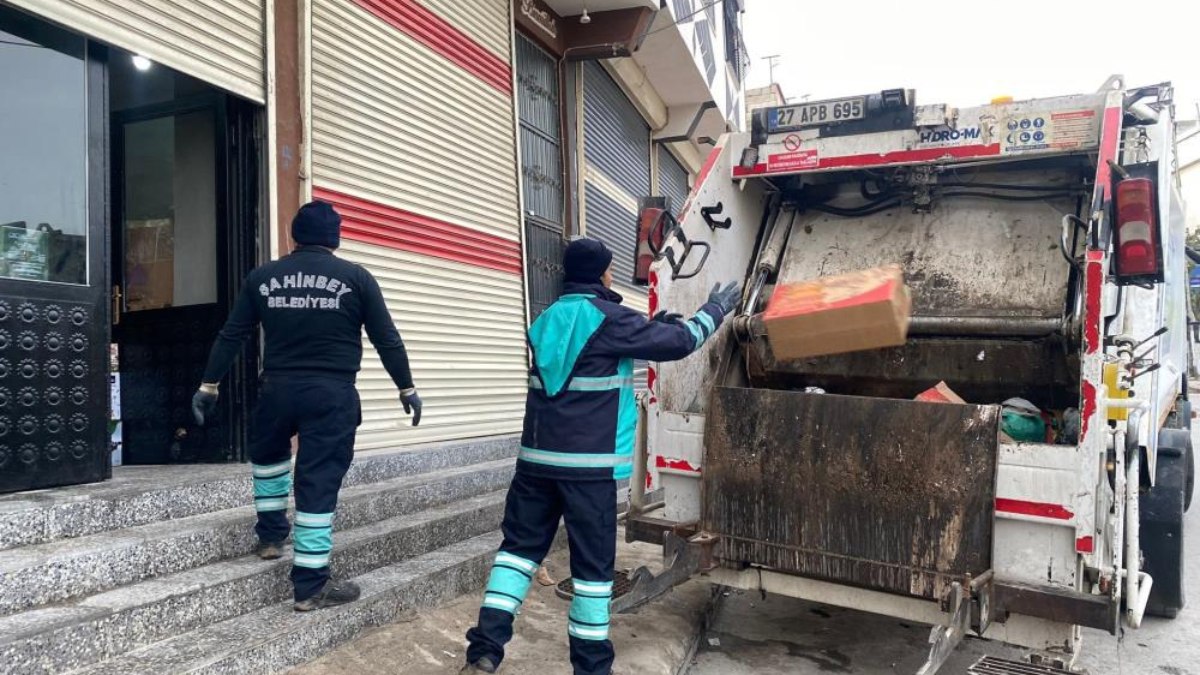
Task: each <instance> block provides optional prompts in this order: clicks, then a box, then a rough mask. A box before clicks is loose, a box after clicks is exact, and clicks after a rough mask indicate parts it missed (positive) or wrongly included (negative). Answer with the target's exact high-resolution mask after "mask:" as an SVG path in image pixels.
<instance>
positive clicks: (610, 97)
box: [583, 62, 650, 311]
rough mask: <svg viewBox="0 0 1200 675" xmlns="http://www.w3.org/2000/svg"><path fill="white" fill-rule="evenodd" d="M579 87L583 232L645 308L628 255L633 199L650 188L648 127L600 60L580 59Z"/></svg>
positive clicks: (630, 297) (632, 300) (633, 230)
mask: <svg viewBox="0 0 1200 675" xmlns="http://www.w3.org/2000/svg"><path fill="white" fill-rule="evenodd" d="M583 88H584V130H583V135H584V158H585V159H586V165H587V168H586V185H585V189H584V202H585V211H584V213H585V218H584V220H585V232H586V233H587V234H588V235H589V236H591V237H595V238H597V239H600V240H601V241H603V242H604V243H606V244H608V247H609V248H611V249H612V251H613V265H614V266H615V270H614V279H615V282H616V284H617V285H618V286H620V288H619V289H618V290H619V291H620V292H621V293H622V294H623V295H624V296H625V297H626V300H627V304H629V306H631V307H634V308H637V309H640V310H642V311H645V309H646V293H645V291H644V290H643V289H642V288H640V287H637V286H634V285H633V260H634V249H635V247H636V239H637V212H638V200H639V199H641V198H642V197H645V196H648V195H649V194H650V127H649V125H647V124H646V121H645V120H644V119H642V115H641V113H639V112H638V110H637V108H636V107H634V105H633V103H631V102H630V101H629V98H628V97H627V96H626V95H625V92H623V91H621V88H620V87H619V86H618V85H617V83H616V82H615V81H614V80H613V78H612V77H611V76H610V75H609V74H608V73H607V72H606V71H605V70H604V67H603V66H602V65H600V64H599V63H597V62H588V63H586V64H584V66H583Z"/></svg>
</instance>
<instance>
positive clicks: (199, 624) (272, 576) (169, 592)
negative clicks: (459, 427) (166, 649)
mask: <svg viewBox="0 0 1200 675" xmlns="http://www.w3.org/2000/svg"><path fill="white" fill-rule="evenodd" d="M504 494H505V493H504V491H498V492H492V493H489V494H485V495H481V496H479V497H474V498H471V499H466V500H463V501H460V502H455V503H453V504H449V505H445V506H439V507H436V508H433V509H429V510H426V511H422V512H420V513H415V514H405V515H401V516H396V517H394V518H390V519H387V520H383V521H380V522H377V523H373V524H370V525H365V526H363V527H360V528H356V529H353V530H348V531H346V532H344V533H339V534H338V536H337V537H335V540H334V555H333V569H334V572H335V574H337V575H338V576H339V577H357V576H360V575H363V574H366V573H368V572H371V571H372V570H376V569H379V568H381V567H384V566H386V565H390V564H393V563H395V562H396V561H399V560H407V559H410V558H414V557H418V556H421V555H424V554H427V553H429V552H431V551H434V550H437V549H440V548H444V547H446V546H449V545H451V544H454V543H455V542H459V541H461V540H463V539H465V538H468V537H474V536H478V535H482V534H484V533H487V532H491V531H493V530H495V528H496V527H497V526H498V525H499V523H500V519H501V517H502V515H503V512H504ZM290 569H291V557H290V556H285V557H284V558H283V559H281V560H274V561H262V560H259V559H258V558H257V557H254V556H245V557H242V558H237V559H235V560H229V561H224V562H219V563H213V564H211V565H206V566H204V567H200V568H196V569H193V570H188V571H185V572H180V573H176V574H172V575H168V576H165V577H161V578H158V579H152V580H148V581H143V582H141V583H138V584H134V585H131V586H125V587H122V588H119V589H116V590H112V591H108V592H106V593H102V594H99V595H95V596H92V597H89V598H85V599H83V600H81V601H79V602H78V603H77V604H74V605H69V606H55V607H44V608H38V609H33V610H30V611H27V612H23V613H21V614H15V615H12V616H8V617H3V618H0V674H7V673H14V674H15V673H21V674H22V675H33V674H36V673H46V674H53V673H62V672H65V671H67V670H71V669H74V668H82V667H86V666H88V665H91V664H94V663H97V662H99V661H102V660H104V659H109V658H112V657H114V656H117V655H119V654H122V653H124V652H127V651H129V650H131V649H135V648H137V647H139V646H142V645H147V644H150V643H153V642H156V641H159V640H164V639H167V638H170V637H171V636H176V635H180V634H182V633H186V632H187V631H191V630H195V629H197V628H203V627H205V626H208V625H210V624H213V623H216V622H220V621H224V620H227V619H230V618H232V617H236V616H240V615H243V614H246V613H249V612H254V611H256V610H259V609H261V608H263V607H266V606H268V605H271V604H274V603H279V602H281V601H284V600H285V599H286V598H290V597H291V586H290V584H289V582H288V571H289V570H290Z"/></svg>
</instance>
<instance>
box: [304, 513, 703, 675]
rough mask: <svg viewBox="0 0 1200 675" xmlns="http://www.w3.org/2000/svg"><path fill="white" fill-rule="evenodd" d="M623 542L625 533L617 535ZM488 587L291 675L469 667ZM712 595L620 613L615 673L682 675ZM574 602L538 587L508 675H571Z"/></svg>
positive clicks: (686, 592)
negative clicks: (472, 632) (472, 631)
mask: <svg viewBox="0 0 1200 675" xmlns="http://www.w3.org/2000/svg"><path fill="white" fill-rule="evenodd" d="M618 541H624V533H618ZM661 561H662V550H661V548H659V547H655V546H649V545H646V544H633V545H624V544H622V545H621V546H620V548H619V550H618V553H617V568H618V569H622V568H634V567H636V566H640V565H650V566H651V568H652V569H655V570H657V569H659V568H660V567H661ZM545 566H546V569H547V570H548V571H549V573H550V575H551V576H552V577H553V578H554V579H562V578H564V577H567V576H570V567H569V566H568V563H567V553H566V551H565V550H562V551H557V552H555V553H554V554H552V555H551V556H550V557H549V558H547V560H546V565H545ZM481 599H482V590H481V591H480V592H478V593H471V594H468V595H464V596H461V597H459V598H458V599H456V600H455V601H454V602H452V603H450V604H448V605H445V606H443V607H440V608H438V609H436V610H429V611H424V612H420V613H413V614H409V615H407V616H405V618H404V620H402V621H400V622H397V623H394V624H391V625H388V626H384V627H382V628H379V629H376V630H374V631H371V632H369V633H367V634H365V635H363V636H362V637H360V638H359V639H357V640H355V641H354V642H351V643H348V644H346V645H344V646H342V647H341V648H339V649H337V650H335V651H333V652H330V653H329V654H327V655H326V656H324V657H322V658H320V659H318V660H316V661H313V662H312V663H309V664H307V665H305V666H302V667H300V668H296V669H293V670H292V671H290V672H291V673H292V675H370V674H372V673H380V674H382V673H387V674H388V675H394V674H396V673H403V674H404V675H446V674H455V673H458V670H459V668H461V667H462V665H463V657H464V649H465V640H464V638H463V636H464V634H465V633H466V632H467V629H468V628H470V627H471V626H472V625H474V623H475V618H476V615H477V613H478V611H479V601H480V600H481ZM711 604H712V591H711V587H710V586H709V584H707V583H705V582H703V581H692V582H689V583H687V584H684V585H683V586H680V587H678V588H676V589H675V590H674V591H673V592H671V593H669V594H667V595H666V596H664V597H662V598H660V599H659V600H657V601H655V602H653V603H651V604H649V605H647V606H645V607H643V608H641V609H639V610H638V611H637V612H635V613H633V614H628V615H620V616H614V617H613V621H612V629H611V632H610V635H611V639H612V641H613V645H614V647H615V648H616V651H617V663H616V665H615V666H614V669H613V673H614V675H678V673H679V672H680V670H681V668H683V667H685V666H686V665H687V664H688V663H689V662H690V659H691V656H692V653H693V652H694V650H695V647H696V642H697V640H698V639H699V636H700V634H701V632H702V626H701V623H702V621H703V620H704V617H705V616H706V613H707V610H708V608H709V607H710V606H711ZM568 606H569V605H568V603H567V602H566V601H564V600H561V599H559V598H558V597H557V596H556V595H555V594H554V588H553V587H545V586H540V585H539V584H538V583H536V582H535V583H534V584H533V586H532V587H531V588H530V591H529V596H528V598H527V599H526V600H525V604H524V606H523V608H522V610H521V614H520V616H519V617H518V618H517V623H516V630H515V633H516V634H515V636H514V637H513V641H512V642H510V643H509V645H508V649H507V654H506V656H505V660H504V665H503V668H502V670H501V672H502V673H503V674H504V675H560V674H561V673H569V672H570V671H571V666H570V661H569V659H568V655H567V609H568Z"/></svg>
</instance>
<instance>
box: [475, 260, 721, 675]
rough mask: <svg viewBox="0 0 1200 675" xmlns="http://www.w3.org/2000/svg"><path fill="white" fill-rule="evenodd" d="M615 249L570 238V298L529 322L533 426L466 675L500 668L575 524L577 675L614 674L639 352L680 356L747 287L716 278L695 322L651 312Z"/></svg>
mask: <svg viewBox="0 0 1200 675" xmlns="http://www.w3.org/2000/svg"><path fill="white" fill-rule="evenodd" d="M611 263H612V252H610V251H609V250H608V248H607V247H605V245H604V244H603V243H601V242H599V241H596V240H593V239H580V240H577V241H573V242H571V244H570V245H569V246H568V247H567V250H566V253H565V254H564V257H563V267H564V268H565V270H566V286H565V288H564V292H563V295H562V297H561V298H559V299H558V301H557V302H555V303H554V304H553V305H551V306H550V307H549V308H547V309H546V311H545V312H543V313H542V315H541V316H539V317H538V319H537V320H536V321H534V323H533V325H532V326H531V327H530V329H529V346H530V348H531V350H532V354H533V359H532V360H533V366H532V368H531V369H530V377H529V393H528V396H527V398H526V403H525V428H524V433H523V435H522V437H521V449H520V454H519V455H518V459H517V471H516V476H515V477H514V478H513V481H512V485H511V486H510V487H509V491H508V497H507V503H506V505H505V510H504V522H503V524H502V525H501V529H502V531H503V534H504V541H503V543H502V544H501V545H500V552H499V553H497V554H496V559H495V562H494V563H493V565H492V572H491V577H490V579H489V580H488V585H487V591H486V592H485V593H484V596H483V606H482V607H481V608H480V610H479V623H478V625H477V626H476V627H474V628H472V629H471V630H470V631H468V632H467V640H468V641H469V642H470V647H469V648H468V649H467V666H466V667H465V668H463V670H462V672H463V673H464V674H467V673H472V672H485V673H492V672H495V671H496V668H498V667H499V666H500V662H501V660H503V658H504V645H505V644H506V643H507V642H508V641H509V640H510V639H511V638H512V630H513V629H512V626H513V619H514V618H515V615H516V613H517V611H518V610H519V609H520V607H521V603H522V602H523V601H524V599H525V594H526V593H527V592H528V590H529V585H530V581H531V580H532V578H533V576H534V575H535V573H536V572H537V569H538V567H539V566H540V565H541V562H542V559H543V558H544V557H545V555H546V553H547V551H548V550H549V549H550V544H551V542H552V541H553V539H554V535H555V533H556V532H557V530H558V521H559V518H560V517H561V518H562V519H563V520H564V521H565V522H566V525H567V536H568V540H569V543H570V550H571V577H572V581H573V583H574V586H575V598H574V600H573V601H572V602H571V610H570V615H569V617H568V619H569V621H568V628H567V632H568V639H569V641H570V645H571V663H572V665H573V666H574V672H575V673H576V675H608V673H610V672H611V671H612V663H613V647H612V643H611V642H610V641H609V639H608V606H609V601H610V600H611V598H612V585H613V584H612V582H613V565H614V564H615V562H616V560H615V559H616V546H617V542H616V533H617V532H616V530H617V480H620V479H624V478H629V475H630V473H631V469H632V465H633V446H634V433H635V427H636V424H637V408H636V406H635V403H634V391H633V362H634V359H646V360H649V361H674V360H677V359H682V358H683V357H685V356H687V355H688V354H691V353H692V352H694V351H696V350H697V349H699V348H700V346H701V345H703V344H704V342H705V340H707V339H708V338H709V337H711V336H712V334H713V333H714V332H715V331H716V330H717V327H718V326H720V325H721V321H722V319H723V318H724V317H725V315H726V314H728V313H729V312H730V311H732V310H733V307H734V303H735V302H737V300H738V298H739V297H740V292H739V291H738V289H737V287H736V284H732V283H731V284H729V285H728V286H726V287H725V288H723V289H721V288H714V289H713V293H712V295H711V296H710V297H709V301H708V302H707V303H706V304H705V305H704V306H703V307H701V308H700V310H699V311H698V312H696V314H695V316H693V317H691V318H690V319H688V320H687V321H682V320H680V319H681V317H680V316H679V315H666V314H662V315H659V316H656V317H655V319H653V320H649V321H648V320H647V319H646V318H645V316H643V315H642V314H640V313H638V312H636V311H634V310H632V309H628V308H625V307H622V306H621V296H620V295H618V294H617V293H615V292H613V291H612V290H611V288H610V286H611V285H612V272H611V269H610V265H611Z"/></svg>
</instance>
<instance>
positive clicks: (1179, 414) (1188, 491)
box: [1171, 385, 1196, 513]
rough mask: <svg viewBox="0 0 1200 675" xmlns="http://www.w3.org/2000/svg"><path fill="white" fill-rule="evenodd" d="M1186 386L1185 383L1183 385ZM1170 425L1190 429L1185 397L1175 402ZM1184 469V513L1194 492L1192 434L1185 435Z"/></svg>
mask: <svg viewBox="0 0 1200 675" xmlns="http://www.w3.org/2000/svg"><path fill="white" fill-rule="evenodd" d="M1185 386H1186V385H1185ZM1171 422H1173V424H1171V426H1173V427H1174V428H1176V429H1186V430H1187V431H1189V432H1190V431H1191V430H1192V403H1191V401H1188V400H1187V399H1179V401H1178V402H1177V403H1176V404H1175V412H1174V413H1173V414H1172V415H1171ZM1183 461H1184V469H1185V471H1186V472H1187V473H1186V475H1187V479H1186V482H1185V483H1184V486H1183V510H1184V512H1185V513H1186V512H1187V511H1188V510H1189V509H1191V508H1192V495H1193V494H1195V492H1196V458H1195V453H1194V452H1193V451H1192V435H1191V434H1190V433H1189V434H1188V437H1187V450H1186V453H1185V455H1184V460H1183Z"/></svg>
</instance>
